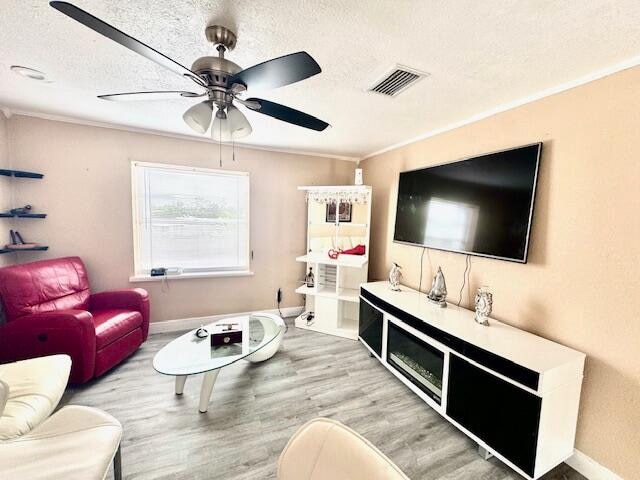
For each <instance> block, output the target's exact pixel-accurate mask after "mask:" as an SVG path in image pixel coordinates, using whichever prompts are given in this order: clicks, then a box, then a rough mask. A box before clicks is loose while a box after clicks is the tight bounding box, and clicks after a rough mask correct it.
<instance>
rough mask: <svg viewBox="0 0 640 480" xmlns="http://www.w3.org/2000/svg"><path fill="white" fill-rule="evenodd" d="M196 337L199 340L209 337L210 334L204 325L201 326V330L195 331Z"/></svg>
mask: <svg viewBox="0 0 640 480" xmlns="http://www.w3.org/2000/svg"><path fill="white" fill-rule="evenodd" d="M195 336H196V337H198V338H207V337H208V336H209V332H208V331H207V329H206V328H204V325H200V328H199V329H197V330H196V331H195Z"/></svg>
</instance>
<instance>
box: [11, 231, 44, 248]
mask: <svg viewBox="0 0 640 480" xmlns="http://www.w3.org/2000/svg"><path fill="white" fill-rule="evenodd" d="M9 236H10V237H11V243H8V244H7V245H5V248H6V249H8V250H29V249H31V248H35V247H37V246H38V244H37V243H26V242H25V241H24V239H23V238H22V235H20V232H18V231H17V230H15V231H14V230H9Z"/></svg>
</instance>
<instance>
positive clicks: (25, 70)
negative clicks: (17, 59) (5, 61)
mask: <svg viewBox="0 0 640 480" xmlns="http://www.w3.org/2000/svg"><path fill="white" fill-rule="evenodd" d="M10 68H11V71H12V72H15V73H17V74H18V75H21V76H23V77H25V78H29V79H31V80H37V81H39V82H45V83H51V82H52V81H53V80H51V79H50V78H49V77H48V76H47V74H46V73H44V72H41V71H40V70H36V69H35V68H29V67H23V66H21V65H11V67H10Z"/></svg>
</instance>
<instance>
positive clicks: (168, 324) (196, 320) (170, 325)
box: [149, 307, 304, 334]
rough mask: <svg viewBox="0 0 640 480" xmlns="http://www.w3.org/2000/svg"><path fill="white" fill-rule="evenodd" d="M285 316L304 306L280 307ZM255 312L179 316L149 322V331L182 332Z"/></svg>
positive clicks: (296, 311) (270, 311) (295, 313)
mask: <svg viewBox="0 0 640 480" xmlns="http://www.w3.org/2000/svg"><path fill="white" fill-rule="evenodd" d="M280 310H281V311H282V316H283V317H285V318H286V317H297V316H298V315H300V314H301V313H302V312H303V311H304V307H285V308H281V309H280ZM256 312H267V313H273V314H275V315H279V313H278V310H277V309H272V310H256ZM252 313H255V312H240V313H226V314H224V315H210V316H207V317H192V318H179V319H177V320H167V321H165V322H152V323H150V324H149V333H150V334H154V333H166V332H180V331H183V330H192V329H194V328H197V327H199V326H200V325H206V324H208V323H212V322H215V321H216V320H222V319H223V318H230V317H237V316H239V315H250V314H252Z"/></svg>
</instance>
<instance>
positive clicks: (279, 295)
mask: <svg viewBox="0 0 640 480" xmlns="http://www.w3.org/2000/svg"><path fill="white" fill-rule="evenodd" d="M276 300H277V301H278V304H280V303H281V302H282V289H281V288H278V293H276Z"/></svg>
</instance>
